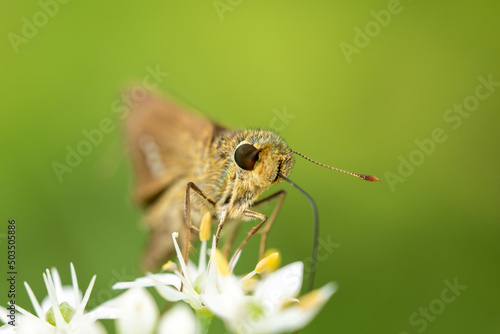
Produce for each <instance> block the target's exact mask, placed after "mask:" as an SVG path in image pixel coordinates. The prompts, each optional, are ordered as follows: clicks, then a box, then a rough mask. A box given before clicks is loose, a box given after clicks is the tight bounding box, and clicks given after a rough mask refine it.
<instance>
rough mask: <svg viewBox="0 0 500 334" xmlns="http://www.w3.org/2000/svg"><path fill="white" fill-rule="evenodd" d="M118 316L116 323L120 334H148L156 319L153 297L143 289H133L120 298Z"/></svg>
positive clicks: (151, 330) (156, 312)
mask: <svg viewBox="0 0 500 334" xmlns="http://www.w3.org/2000/svg"><path fill="white" fill-rule="evenodd" d="M120 297H121V298H120V301H121V305H120V316H119V318H118V319H117V321H116V328H117V332H118V333H121V334H136V333H143V334H149V333H152V332H153V329H154V328H155V325H156V320H157V319H158V308H157V307H156V304H155V302H154V300H153V297H151V295H150V294H149V293H148V292H147V291H146V290H145V289H143V288H133V289H130V290H128V291H127V292H125V293H124V294H123V295H121V296H120Z"/></svg>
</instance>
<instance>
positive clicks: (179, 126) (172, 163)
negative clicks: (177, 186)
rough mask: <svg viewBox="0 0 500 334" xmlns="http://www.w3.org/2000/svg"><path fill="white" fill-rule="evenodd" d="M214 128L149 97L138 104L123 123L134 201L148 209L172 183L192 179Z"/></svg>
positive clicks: (214, 130)
mask: <svg viewBox="0 0 500 334" xmlns="http://www.w3.org/2000/svg"><path fill="white" fill-rule="evenodd" d="M217 128H218V126H217V125H215V124H214V123H212V122H211V121H209V120H207V119H205V118H202V117H200V116H197V115H195V114H193V113H189V112H186V111H185V110H183V109H181V108H180V107H179V106H177V105H176V104H174V103H172V102H170V101H167V100H165V99H162V98H160V97H158V96H156V95H154V94H151V93H150V94H148V95H147V96H146V97H145V98H144V99H142V100H141V101H140V102H137V103H136V105H135V106H134V107H133V108H132V111H131V112H130V115H128V117H127V120H126V132H127V139H128V148H129V154H130V156H131V159H132V163H133V165H134V170H135V182H136V183H135V191H134V199H135V200H136V201H137V202H138V203H140V204H141V205H147V204H149V203H150V202H151V200H153V199H154V198H155V197H156V196H158V195H159V194H160V193H161V192H162V191H164V190H165V189H166V188H168V187H169V186H170V185H171V184H172V182H174V181H175V180H178V179H179V178H181V177H186V176H189V175H192V174H193V173H194V172H195V170H196V168H197V167H198V165H199V163H200V159H201V158H202V155H203V153H204V151H205V150H206V148H207V146H208V145H209V144H210V142H211V141H212V137H213V135H214V132H216V129H217Z"/></svg>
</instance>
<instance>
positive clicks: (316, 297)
mask: <svg viewBox="0 0 500 334" xmlns="http://www.w3.org/2000/svg"><path fill="white" fill-rule="evenodd" d="M323 298H324V297H323V295H322V294H321V291H320V290H313V291H311V292H309V293H308V294H306V295H304V296H302V298H300V303H299V307H300V308H302V309H308V308H312V307H315V306H316V305H318V304H319V303H321V302H322V301H323Z"/></svg>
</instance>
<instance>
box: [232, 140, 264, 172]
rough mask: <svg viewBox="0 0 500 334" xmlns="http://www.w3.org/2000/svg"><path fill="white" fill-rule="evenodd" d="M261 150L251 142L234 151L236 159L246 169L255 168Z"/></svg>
mask: <svg viewBox="0 0 500 334" xmlns="http://www.w3.org/2000/svg"><path fill="white" fill-rule="evenodd" d="M259 153H260V150H258V149H256V148H255V147H253V146H252V145H250V144H242V145H240V146H239V147H238V148H237V149H236V152H234V161H235V162H236V164H237V165H238V166H239V167H240V168H243V169H245V170H253V169H254V167H255V163H256V162H257V160H259Z"/></svg>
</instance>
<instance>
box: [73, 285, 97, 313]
mask: <svg viewBox="0 0 500 334" xmlns="http://www.w3.org/2000/svg"><path fill="white" fill-rule="evenodd" d="M95 279H96V275H94V276H92V279H91V280H90V283H89V286H88V287H87V291H85V296H83V300H82V302H81V303H80V304H79V305H78V308H77V309H76V314H77V315H82V314H83V310H85V306H87V303H88V301H89V298H90V293H91V292H92V288H93V287H94V283H95ZM75 298H76V297H75Z"/></svg>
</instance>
